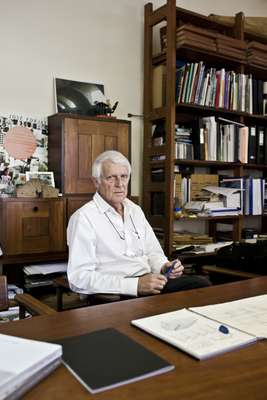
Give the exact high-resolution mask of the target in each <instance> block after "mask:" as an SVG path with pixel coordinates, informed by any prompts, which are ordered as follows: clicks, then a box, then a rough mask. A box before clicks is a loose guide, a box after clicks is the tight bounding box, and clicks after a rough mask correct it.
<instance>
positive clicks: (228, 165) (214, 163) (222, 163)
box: [174, 159, 267, 170]
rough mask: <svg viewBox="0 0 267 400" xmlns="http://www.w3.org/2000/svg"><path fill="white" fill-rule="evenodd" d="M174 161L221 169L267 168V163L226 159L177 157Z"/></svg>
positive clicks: (193, 165)
mask: <svg viewBox="0 0 267 400" xmlns="http://www.w3.org/2000/svg"><path fill="white" fill-rule="evenodd" d="M174 162H175V164H176V165H189V166H192V167H214V168H217V169H220V168H227V169H232V168H241V167H242V168H244V169H259V170H262V169H264V170H266V169H267V165H261V164H243V163H232V162H226V161H208V160H179V159H176V160H175V161H174Z"/></svg>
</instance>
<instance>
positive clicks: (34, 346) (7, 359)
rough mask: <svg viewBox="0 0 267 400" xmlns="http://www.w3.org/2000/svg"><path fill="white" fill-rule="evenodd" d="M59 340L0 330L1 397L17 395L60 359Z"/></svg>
mask: <svg viewBox="0 0 267 400" xmlns="http://www.w3.org/2000/svg"><path fill="white" fill-rule="evenodd" d="M61 355H62V347H61V346H60V345H58V344H52V343H46V342H40V341H36V340H29V339H23V338H19V337H15V336H8V335H2V334H0V375H1V380H0V399H20V398H21V396H22V395H23V394H24V393H25V392H26V391H28V390H29V389H30V388H32V387H33V386H34V385H35V384H36V383H38V382H39V381H40V380H41V379H43V378H44V377H46V376H47V375H48V374H50V373H51V372H52V371H53V370H54V369H55V368H56V367H57V366H58V365H59V364H60V363H61Z"/></svg>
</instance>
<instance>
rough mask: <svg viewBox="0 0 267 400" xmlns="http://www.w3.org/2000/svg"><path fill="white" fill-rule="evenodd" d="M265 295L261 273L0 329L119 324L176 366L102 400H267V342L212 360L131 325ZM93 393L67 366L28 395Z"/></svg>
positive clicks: (36, 335)
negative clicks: (185, 309)
mask: <svg viewBox="0 0 267 400" xmlns="http://www.w3.org/2000/svg"><path fill="white" fill-rule="evenodd" d="M265 293H267V277H261V278H255V279H249V280H246V281H241V282H235V283H230V284H226V285H220V286H213V287H209V288H203V289H195V290H192V291H187V292H181V293H173V294H166V295H162V296H151V297H147V298H140V299H134V300H126V301H122V302H118V303H111V304H104V305H99V306H95V307H87V308H83V309H76V310H72V311H65V312H62V313H57V314H55V315H50V316H42V317H35V318H33V319H32V320H28V321H27V320H24V321H16V322H12V323H8V324H2V325H1V326H0V332H1V333H6V334H11V335H17V336H23V337H28V338H32V339H40V340H52V339H56V338H61V337H67V336H74V335H79V334H83V333H86V332H90V331H93V330H96V329H103V328H106V327H115V328H117V329H118V330H120V331H121V332H123V333H125V334H127V335H128V336H129V337H131V338H133V339H135V340H137V341H138V342H140V343H142V344H143V345H145V346H146V347H147V348H148V349H150V350H152V351H155V352H156V353H158V354H159V355H160V356H161V357H164V358H165V359H166V360H167V361H169V362H170V363H174V364H175V366H176V368H175V370H174V371H172V372H169V373H166V374H163V375H159V376H156V377H153V378H149V379H145V380H142V381H139V382H135V383H131V384H128V385H125V386H122V387H120V388H117V389H113V390H109V391H106V392H103V393H99V394H97V395H95V396H94V397H95V398H97V399H99V400H107V399H108V400H118V399H123V400H124V399H125V400H126V399H127V400H128V399H129V400H131V399H136V400H152V399H153V400H163V399H166V400H167V399H168V400H172V399H173V400H174V399H175V400H177V399H180V400H189V399H190V400H211V399H212V400H225V399H227V400H236V399H243V400H244V399H247V400H248V399H249V400H252V399H253V400H258V399H262V400H263V399H264V400H265V399H266V398H267V378H266V376H267V340H262V341H259V342H257V343H255V344H252V345H249V346H248V347H245V348H242V349H237V350H235V351H231V352H228V353H225V354H222V355H220V356H217V357H214V358H211V359H210V360H206V361H197V360H195V359H193V358H191V357H190V356H189V355H187V354H184V353H182V352H181V351H179V350H177V349H176V348H173V347H172V346H170V345H168V344H166V343H164V342H161V341H160V340H158V339H156V338H154V337H153V336H150V335H148V334H146V333H144V332H142V331H140V330H138V329H137V328H135V327H132V326H131V325H130V323H129V321H130V320H131V319H134V318H141V317H145V316H149V315H153V314H157V313H162V312H167V311H172V310H176V309H179V308H183V307H190V306H198V305H207V304H212V303H219V302H222V301H231V300H236V299H240V298H244V297H248V296H254V295H259V294H265ZM90 362H92V360H90V359H89V360H88V363H90ZM114 362H115V361H114ZM92 397H93V396H92V395H90V394H89V393H88V392H87V391H86V390H85V389H84V388H83V386H82V385H80V384H79V383H78V381H77V380H76V379H75V378H74V377H73V376H72V375H71V374H70V373H69V372H68V370H67V369H66V368H65V367H63V366H60V367H59V368H58V369H57V370H56V371H54V372H53V373H52V374H51V375H50V376H49V377H48V378H46V379H45V380H43V381H42V382H41V383H40V384H38V385H37V386H36V387H35V388H34V389H32V390H31V391H30V392H28V393H27V394H26V395H25V399H27V400H29V399H32V400H35V399H38V400H42V399H45V400H46V399H49V398H50V399H57V400H59V399H64V400H65V399H66V398H70V399H72V400H74V399H77V400H78V399H79V400H83V399H87V398H92Z"/></svg>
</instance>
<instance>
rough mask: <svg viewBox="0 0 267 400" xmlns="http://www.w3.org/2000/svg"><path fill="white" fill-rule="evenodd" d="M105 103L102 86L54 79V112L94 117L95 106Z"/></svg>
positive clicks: (98, 83) (97, 83) (100, 84)
mask: <svg viewBox="0 0 267 400" xmlns="http://www.w3.org/2000/svg"><path fill="white" fill-rule="evenodd" d="M98 102H104V103H106V97H105V94H104V84H103V83H100V82H79V81H72V80H69V79H61V78H55V103H56V112H58V113H68V114H79V115H93V116H94V115H96V114H97V109H96V104H97V103H98Z"/></svg>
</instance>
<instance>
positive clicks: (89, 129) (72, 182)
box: [64, 118, 129, 194]
mask: <svg viewBox="0 0 267 400" xmlns="http://www.w3.org/2000/svg"><path fill="white" fill-rule="evenodd" d="M105 150H118V151H120V152H121V153H123V154H124V155H125V156H126V157H128V155H129V125H128V124H127V123H122V122H108V121H107V122H105V121H90V120H82V119H71V118H66V119H65V125H64V155H65V159H64V166H65V168H64V193H66V194H71V193H73V194H79V193H93V192H94V191H95V189H94V185H93V183H92V182H91V180H90V176H91V173H92V163H93V161H94V160H95V158H96V157H97V156H98V155H99V154H100V153H102V152H103V151H105Z"/></svg>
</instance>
